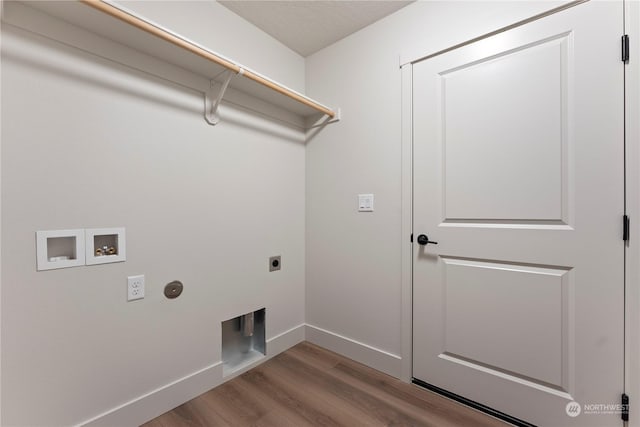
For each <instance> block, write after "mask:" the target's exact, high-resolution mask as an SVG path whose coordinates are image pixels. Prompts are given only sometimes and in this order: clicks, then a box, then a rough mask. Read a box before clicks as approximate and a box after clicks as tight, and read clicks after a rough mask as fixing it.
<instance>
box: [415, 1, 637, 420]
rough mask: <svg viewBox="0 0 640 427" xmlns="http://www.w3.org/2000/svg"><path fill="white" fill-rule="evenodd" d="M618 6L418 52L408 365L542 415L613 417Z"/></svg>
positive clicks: (529, 416)
mask: <svg viewBox="0 0 640 427" xmlns="http://www.w3.org/2000/svg"><path fill="white" fill-rule="evenodd" d="M622 7H623V5H622V1H616V2H588V3H585V4H581V5H578V6H575V7H572V8H570V9H567V10H565V11H562V12H558V13H556V14H553V15H551V16H548V17H545V18H542V19H540V20H537V21H533V22H531V23H528V24H526V25H523V26H520V27H517V28H515V29H512V30H509V31H507V32H504V33H500V34H498V35H495V36H492V37H489V38H485V39H483V40H480V41H477V42H475V43H472V44H469V45H466V46H463V47H460V48H458V49H455V50H452V51H449V52H446V53H444V54H441V55H438V56H435V57H432V58H429V59H425V60H423V61H421V62H417V63H415V64H414V65H413V132H414V136H413V138H414V139H413V141H414V160H413V162H414V165H413V174H414V183H413V185H414V187H413V188H414V215H413V218H414V219H413V221H414V224H413V231H414V235H415V236H416V239H415V240H418V239H417V238H418V235H420V234H424V235H426V236H428V238H429V239H430V240H432V241H437V242H438V244H437V245H436V244H427V245H420V244H419V243H418V242H414V259H413V266H414V277H413V286H414V293H413V310H414V311H413V313H414V314H413V348H414V350H413V351H414V354H413V376H414V378H416V379H418V380H420V381H422V382H424V383H427V384H430V385H432V386H435V387H438V388H440V389H443V390H447V391H449V392H451V393H454V394H456V395H459V396H462V397H464V398H466V399H469V400H471V401H474V402H477V403H480V404H483V405H486V406H488V407H490V408H494V409H496V410H498V411H501V412H503V413H506V414H509V415H511V416H514V417H516V418H519V419H521V420H524V421H526V422H529V423H533V424H536V425H540V426H581V427H583V426H598V427H603V426H620V425H622V421H621V418H620V413H619V411H618V409H619V408H616V407H615V406H607V407H602V406H597V407H596V406H594V405H616V404H618V403H620V398H621V393H622V392H623V349H624V347H623V345H624V342H623V320H624V318H623V316H624V312H623V308H624V276H623V271H624V270H623V262H624V244H623V241H622V215H623V212H624V181H623V158H624V157H623V156H624V152H623V147H624V146H623V143H624V139H623V138H624V134H623V130H624V127H623V126H624V123H623V117H624V116H623V67H624V65H623V63H622V61H621V58H620V37H621V35H622V28H623V26H622V25H623V15H622V12H623V9H622ZM421 240H423V243H424V236H423V237H422V239H421ZM572 401H576V402H577V403H579V404H580V405H581V413H580V414H579V415H577V410H576V409H575V407H574V409H573V411H570V413H569V414H567V411H566V408H567V404H568V403H570V402H572ZM570 415H572V416H570ZM574 415H577V416H574Z"/></svg>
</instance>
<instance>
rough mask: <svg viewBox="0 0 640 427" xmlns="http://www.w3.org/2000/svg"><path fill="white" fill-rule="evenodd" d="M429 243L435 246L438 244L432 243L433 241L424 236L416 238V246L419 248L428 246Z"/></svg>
mask: <svg viewBox="0 0 640 427" xmlns="http://www.w3.org/2000/svg"><path fill="white" fill-rule="evenodd" d="M429 243H431V244H432V245H437V244H438V242H434V241H433V240H429V237H427V235H426V234H421V235H419V236H418V244H419V245H421V246H424V245H428V244H429Z"/></svg>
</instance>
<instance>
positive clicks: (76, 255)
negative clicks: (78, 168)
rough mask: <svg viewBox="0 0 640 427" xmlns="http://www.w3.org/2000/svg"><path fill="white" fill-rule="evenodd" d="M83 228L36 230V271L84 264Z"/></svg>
mask: <svg viewBox="0 0 640 427" xmlns="http://www.w3.org/2000/svg"><path fill="white" fill-rule="evenodd" d="M84 242H85V238H84V230H82V229H76V230H45V231H37V232H36V261H37V269H38V271H42V270H53V269H56V268H67V267H77V266H79V265H84V262H85V250H84Z"/></svg>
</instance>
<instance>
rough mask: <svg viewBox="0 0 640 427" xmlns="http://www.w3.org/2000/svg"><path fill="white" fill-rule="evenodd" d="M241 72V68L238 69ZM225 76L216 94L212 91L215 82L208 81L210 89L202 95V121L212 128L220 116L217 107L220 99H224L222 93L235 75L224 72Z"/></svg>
mask: <svg viewBox="0 0 640 427" xmlns="http://www.w3.org/2000/svg"><path fill="white" fill-rule="evenodd" d="M240 70H241V71H242V68H241V69H240ZM226 73H227V75H226V77H225V79H224V81H223V82H222V86H221V87H220V90H219V91H218V93H217V94H215V93H214V91H213V89H214V88H215V87H216V85H217V82H216V81H215V80H211V81H210V87H209V89H208V90H207V92H206V93H205V94H204V119H205V120H206V121H207V123H209V124H210V125H212V126H215V125H217V124H218V122H219V121H220V114H218V107H219V106H220V102H221V101H222V97H224V93H225V92H226V91H227V87H228V86H229V82H231V79H232V78H233V76H234V75H235V73H234V72H233V71H231V70H229V71H227V72H226Z"/></svg>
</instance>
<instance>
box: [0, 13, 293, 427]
mask: <svg viewBox="0 0 640 427" xmlns="http://www.w3.org/2000/svg"><path fill="white" fill-rule="evenodd" d="M6 6H7V7H6V9H8V10H5V12H11V8H12V6H13V5H6ZM130 6H132V7H135V8H137V9H140V12H141V13H142V14H147V15H150V17H151V18H152V19H155V20H157V21H160V22H161V23H162V24H163V25H165V26H166V27H168V28H175V29H176V30H177V31H179V32H180V31H182V32H184V33H185V34H186V35H187V36H188V37H191V38H192V39H194V40H197V41H199V42H200V43H202V44H204V45H207V46H211V47H212V48H214V49H217V50H219V51H220V52H221V53H224V54H227V55H229V56H231V57H234V53H235V52H238V53H239V54H240V56H246V57H243V58H238V60H239V61H240V62H243V61H244V62H245V63H246V64H247V65H249V66H251V67H255V68H256V69H257V70H259V71H262V72H264V73H265V74H268V75H269V74H271V76H272V77H274V78H276V79H279V80H281V81H282V82H283V83H284V84H287V85H289V86H291V87H294V88H296V87H297V88H300V87H303V86H304V73H303V66H304V61H303V60H302V58H300V57H299V56H298V55H296V54H294V53H293V52H291V51H290V50H288V49H287V48H285V47H283V46H281V45H279V44H278V43H277V42H274V41H273V40H272V39H270V38H268V37H267V36H266V35H265V34H263V33H261V32H259V31H257V30H256V29H255V28H254V27H252V26H251V25H250V24H248V23H246V22H244V21H242V20H241V19H239V18H237V17H235V15H233V14H231V13H230V12H228V11H227V10H226V9H225V8H223V7H222V6H220V5H218V4H216V3H214V2H179V8H178V5H176V4H175V3H166V2H145V3H139V4H138V3H136V4H132V5H130ZM16 7H17V6H16ZM178 9H179V10H178ZM14 12H15V13H18V12H19V11H18V10H17V9H16V10H14ZM26 22H27V23H28V22H29V20H28V19H27V20H26ZM48 22H49V21H46V20H45V21H44V24H48ZM52 22H53V21H52ZM186 22H188V23H189V26H185V25H184V24H185V23H186ZM231 23H233V25H234V29H233V31H234V35H233V37H232V36H230V35H229V34H227V32H226V29H227V28H228V26H230V25H231ZM38 26H39V28H37V30H39V31H40V30H42V25H41V24H38ZM44 26H47V25H44ZM2 36H3V38H2V43H3V46H2V47H3V56H2V247H3V248H10V250H5V251H3V252H2V399H3V401H2V408H3V412H2V422H1V424H2V425H6V426H17V425H30V426H36V425H47V426H51V425H71V424H76V423H81V422H83V421H86V420H89V419H91V418H93V417H95V416H98V415H99V414H102V413H104V412H107V411H109V410H111V409H112V408H116V407H118V406H119V405H125V408H124V409H122V410H121V411H120V412H121V413H126V414H128V415H126V416H121V417H120V418H117V417H116V418H109V417H108V416H107V417H105V418H104V419H99V420H97V424H100V422H101V421H102V422H103V423H107V424H111V425H133V424H135V423H137V422H142V421H144V420H145V417H146V418H147V419H148V417H150V416H155V415H159V413H160V412H162V411H165V410H168V409H171V407H173V406H175V405H177V404H179V403H181V402H180V401H179V400H180V399H182V401H184V400H186V399H188V398H190V397H193V396H192V394H193V393H194V392H195V391H198V393H199V392H202V391H204V390H206V389H207V388H211V387H213V386H214V385H216V384H217V383H219V382H220V381H221V380H222V378H221V369H219V365H218V362H219V361H220V357H221V348H220V347H221V344H220V343H221V327H220V322H221V321H223V320H226V319H228V318H231V317H234V316H237V315H239V314H242V313H245V312H248V311H250V310H255V309H258V308H261V307H265V306H266V309H267V338H273V337H276V336H277V335H279V334H281V333H283V332H286V331H288V330H291V329H292V328H296V327H298V326H300V325H301V324H303V323H304V316H305V314H304V280H305V275H304V260H305V257H304V251H305V246H304V238H305V235H304V226H305V224H304V220H305V216H304V209H305V200H304V191H305V188H304V180H305V176H304V174H305V172H304V171H305V155H304V144H303V142H304V134H303V133H302V132H301V131H300V130H297V129H294V128H289V127H287V126H284V125H282V124H279V123H278V122H274V121H272V120H267V119H264V118H261V117H260V116H257V115H251V114H249V113H246V112H244V111H242V110H234V109H233V108H231V107H229V106H227V105H225V106H224V107H223V108H224V109H223V112H222V113H223V114H222V116H223V121H222V122H221V123H220V124H219V125H217V126H215V127H212V126H209V125H207V124H206V122H205V121H204V119H203V113H202V109H203V99H202V95H201V94H200V93H198V92H195V91H192V90H188V89H185V88H184V87H182V86H179V85H175V84H171V83H169V82H167V81H164V80H161V79H157V78H152V77H150V76H149V75H148V74H146V73H144V72H139V71H134V70H133V69H131V68H128V67H125V66H122V65H119V64H117V63H115V62H112V61H109V60H105V59H101V58H99V57H96V56H92V55H89V54H87V53H83V52H81V51H80V50H78V49H74V48H69V47H65V46H63V45H60V44H57V43H56V42H53V41H50V40H46V39H44V38H42V37H39V36H35V35H33V34H31V33H29V32H25V31H22V30H19V29H16V28H15V27H13V26H10V25H6V24H3V34H2ZM81 38H82V39H83V40H82V41H83V42H87V43H88V41H91V36H90V35H89V34H86V35H85V36H83V37H81ZM98 45H99V43H97V42H96V46H97V47H99V46H98ZM102 47H104V46H102ZM251 51H252V52H254V53H258V54H259V55H258V56H255V57H254V56H249V54H250V52H251ZM101 54H104V55H111V54H113V55H116V54H118V55H120V56H127V55H128V56H131V57H132V58H133V57H136V58H138V57H140V58H142V56H140V55H141V54H140V53H137V52H132V51H128V50H127V49H125V48H123V47H121V46H120V47H119V46H115V45H108V49H106V50H104V51H103V52H101ZM273 58H278V60H277V61H274V60H273ZM234 59H235V58H234ZM148 61H151V59H148ZM163 68H164V67H163V66H162V64H161V63H159V65H157V66H156V67H155V70H154V71H157V72H161V71H162V69H163ZM225 118H226V120H225ZM110 226H124V227H126V232H127V261H126V262H124V263H118V264H106V265H100V266H87V267H77V268H70V269H62V270H51V271H44V272H36V270H35V257H36V254H35V232H36V231H37V230H49V229H53V230H55V229H66V228H89V227H110ZM276 254H279V255H282V257H283V269H282V271H280V272H278V273H269V272H268V268H267V267H268V265H267V260H268V257H269V256H270V255H276ZM134 274H145V275H146V298H145V299H143V300H141V301H136V302H131V303H127V302H126V277H127V276H128V275H134ZM174 279H178V280H181V281H183V283H184V285H185V290H184V293H183V295H182V296H181V297H180V298H178V299H176V300H168V299H166V298H165V297H164V296H163V295H162V290H163V287H164V285H165V284H166V283H168V282H170V281H172V280H174ZM298 330H300V331H302V334H298V335H297V339H302V337H303V328H302V327H301V328H298ZM280 338H281V337H278V338H277V339H276V340H275V341H272V342H270V343H269V352H270V353H271V354H272V353H273V352H274V351H277V350H278V348H279V347H278V345H280V348H281V347H282V345H283V344H278V343H279V341H278V342H276V341H277V340H279V339H280ZM271 344H273V345H271ZM285 344H286V343H285ZM199 371H200V372H199ZM194 373H195V376H198V375H200V374H203V373H205V374H206V375H207V377H206V378H204V377H203V376H201V377H200V379H199V380H198V381H196V380H193V378H192V379H190V380H189V381H191V382H190V383H189V384H192V383H194V382H197V383H198V384H197V387H196V388H191V389H189V387H186V386H184V387H182V388H180V391H179V392H176V391H175V389H177V388H178V387H179V386H180V384H178V385H177V386H175V387H173V386H172V387H173V391H172V392H170V393H169V395H170V396H169V397H167V394H164V395H162V396H164V397H163V399H165V400H163V401H162V402H161V403H157V402H156V404H153V405H148V406H147V407H142V409H139V410H133V411H132V412H131V413H129V412H126V410H127V407H126V404H127V402H131V401H133V402H134V404H135V405H140V402H141V401H144V400H145V397H144V396H143V395H145V394H146V393H149V392H153V391H154V390H157V389H160V388H162V387H164V386H167V385H168V384H169V383H171V382H173V381H176V380H179V379H181V378H184V377H188V376H190V375H192V374H194ZM203 375H204V374H203ZM195 376H194V377H195ZM203 378H204V379H203ZM170 388H171V387H170ZM171 393H173V394H171ZM160 394H162V393H161V392H158V393H156V395H160ZM176 396H177V397H176ZM153 397H154V396H153V395H152V396H150V397H149V398H153ZM140 398H141V399H140ZM136 399H140V400H139V401H136ZM176 399H178V401H176ZM142 406H144V405H142ZM138 408H140V407H138ZM145 411H146V412H145ZM154 411H155V412H156V413H153V412H154ZM116 419H117V421H114V420H116Z"/></svg>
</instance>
